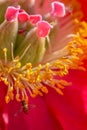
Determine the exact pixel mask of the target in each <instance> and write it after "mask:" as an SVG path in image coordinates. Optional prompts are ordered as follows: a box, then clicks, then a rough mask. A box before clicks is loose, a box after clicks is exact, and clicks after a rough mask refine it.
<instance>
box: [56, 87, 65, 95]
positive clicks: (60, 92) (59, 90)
mask: <svg viewBox="0 0 87 130" xmlns="http://www.w3.org/2000/svg"><path fill="white" fill-rule="evenodd" d="M55 90H56V92H57V93H59V94H60V95H64V93H63V92H62V91H61V89H59V88H55Z"/></svg>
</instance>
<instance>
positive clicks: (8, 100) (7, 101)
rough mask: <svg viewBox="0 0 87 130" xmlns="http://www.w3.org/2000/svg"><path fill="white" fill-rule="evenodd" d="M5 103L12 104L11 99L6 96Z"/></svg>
mask: <svg viewBox="0 0 87 130" xmlns="http://www.w3.org/2000/svg"><path fill="white" fill-rule="evenodd" d="M5 101H6V103H9V102H10V97H9V96H8V95H6V96H5Z"/></svg>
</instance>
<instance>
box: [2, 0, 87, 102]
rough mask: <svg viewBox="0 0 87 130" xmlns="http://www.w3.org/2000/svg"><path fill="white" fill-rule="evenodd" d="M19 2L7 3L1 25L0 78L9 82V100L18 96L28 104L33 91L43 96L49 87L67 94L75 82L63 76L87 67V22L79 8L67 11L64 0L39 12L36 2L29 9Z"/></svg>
mask: <svg viewBox="0 0 87 130" xmlns="http://www.w3.org/2000/svg"><path fill="white" fill-rule="evenodd" d="M16 2H17V3H16V5H15V2H13V3H12V6H8V7H7V9H6V12H5V14H4V15H5V19H4V21H3V22H2V23H1V25H0V36H1V37H0V82H3V83H4V84H5V86H7V93H6V96H5V101H6V103H9V102H10V101H11V100H14V99H16V100H17V101H18V102H25V103H26V104H28V98H29V95H30V96H31V97H36V96H37V95H40V96H43V95H44V93H45V94H47V93H48V89H49V88H53V89H54V90H55V91H56V92H57V93H59V94H60V95H63V91H62V90H63V89H64V87H65V86H70V85H71V82H67V81H66V80H64V79H63V77H64V76H65V75H68V74H69V70H70V69H81V70H85V68H84V67H83V60H84V59H86V55H87V52H86V50H87V33H86V32H87V23H86V22H82V21H81V22H80V18H79V15H77V14H76V13H75V11H74V14H73V15H71V14H70V12H68V11H67V12H66V13H67V14H66V13H65V6H66V5H65V4H64V3H62V2H56V1H54V2H52V3H51V4H50V7H52V8H51V9H52V10H51V13H50V15H48V12H47V14H43V15H41V14H38V13H37V14H35V13H34V10H33V9H34V8H33V7H32V6H31V7H30V9H31V11H30V12H29V10H26V11H25V9H24V8H23V7H24V4H23V3H22V1H20V0H19V1H16ZM33 6H34V4H33ZM42 6H43V4H42ZM75 9H76V7H75ZM49 11H50V10H49ZM78 12H79V11H78ZM79 13H80V12H79ZM76 16H77V19H76ZM57 17H61V18H59V19H57ZM63 17H64V18H63ZM67 21H68V22H67ZM71 25H72V26H71ZM56 37H58V40H57V41H56ZM62 43H64V45H63V46H61V44H62ZM59 46H61V47H60V48H59Z"/></svg>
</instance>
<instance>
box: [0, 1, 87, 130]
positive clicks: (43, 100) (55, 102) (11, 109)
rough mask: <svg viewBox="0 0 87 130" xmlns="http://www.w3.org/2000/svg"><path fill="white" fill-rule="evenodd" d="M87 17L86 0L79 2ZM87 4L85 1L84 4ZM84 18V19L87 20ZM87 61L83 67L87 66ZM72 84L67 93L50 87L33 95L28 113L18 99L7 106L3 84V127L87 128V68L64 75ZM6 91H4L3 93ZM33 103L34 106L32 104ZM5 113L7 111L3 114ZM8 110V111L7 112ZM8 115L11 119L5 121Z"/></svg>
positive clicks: (0, 101)
mask: <svg viewBox="0 0 87 130" xmlns="http://www.w3.org/2000/svg"><path fill="white" fill-rule="evenodd" d="M80 2H81V4H82V10H83V12H84V15H85V17H86V4H87V2H86V0H82V1H80ZM84 3H85V4H84ZM85 17H84V19H86V18H85ZM86 64H87V61H84V66H85V67H86V69H87V65H86ZM65 79H67V80H68V81H71V82H72V86H69V87H66V88H65V89H64V95H63V96H61V95H58V94H57V93H56V92H55V91H53V90H51V89H50V90H49V93H48V94H47V95H46V96H44V97H37V98H36V99H32V98H30V100H29V104H31V106H30V112H29V114H28V115H25V114H24V113H23V112H20V110H21V104H20V105H19V103H17V102H16V101H13V102H11V103H10V104H9V105H7V106H5V102H4V95H5V91H6V89H4V90H3V89H2V87H3V84H2V83H1V85H0V87H1V88H0V90H1V92H0V97H1V98H0V115H1V116H0V130H6V129H7V124H6V122H7V123H8V129H7V130H24V129H26V130H44V129H45V130H86V129H87V109H86V108H87V106H86V105H87V97H86V96H87V71H81V70H78V71H77V70H73V71H72V70H70V73H69V75H68V76H66V77H65ZM2 90H3V92H2ZM33 105H34V107H33ZM4 113H5V114H4ZM7 113H8V114H7ZM7 118H8V120H6V119H7Z"/></svg>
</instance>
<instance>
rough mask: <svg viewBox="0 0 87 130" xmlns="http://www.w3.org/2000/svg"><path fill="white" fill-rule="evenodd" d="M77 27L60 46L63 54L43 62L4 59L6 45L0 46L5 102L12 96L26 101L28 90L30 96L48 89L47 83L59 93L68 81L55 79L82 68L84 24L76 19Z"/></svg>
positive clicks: (86, 46) (85, 42) (85, 40)
mask: <svg viewBox="0 0 87 130" xmlns="http://www.w3.org/2000/svg"><path fill="white" fill-rule="evenodd" d="M76 22H77V23H78V26H79V30H78V32H77V33H76V34H75V35H74V37H73V39H72V41H71V42H70V43H69V44H68V45H67V46H66V47H65V48H63V53H64V52H67V53H65V55H64V56H63V57H60V58H58V59H57V60H54V61H51V62H49V63H46V64H44V65H41V64H39V65H38V66H37V67H32V64H31V63H26V65H24V66H21V62H20V58H19V57H15V58H14V57H13V55H12V61H10V62H9V61H8V60H7V49H6V48H4V49H3V53H4V57H5V59H4V60H3V61H2V60H0V80H1V81H3V82H4V84H6V86H7V94H6V97H5V100H6V103H8V102H9V101H10V100H13V99H14V98H16V100H17V101H22V100H25V101H28V93H29V94H30V96H32V97H36V96H37V95H40V96H43V93H48V87H51V88H53V89H55V90H56V91H57V92H58V93H59V94H61V95H63V92H62V91H61V89H63V88H64V86H68V85H70V83H68V82H67V81H65V80H62V79H58V77H60V78H61V77H63V76H64V75H67V74H68V71H69V69H84V68H83V67H82V61H83V60H84V58H85V57H86V53H87V52H86V50H87V24H86V23H85V22H82V23H80V22H78V21H76Z"/></svg>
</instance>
